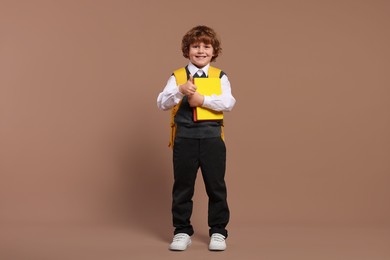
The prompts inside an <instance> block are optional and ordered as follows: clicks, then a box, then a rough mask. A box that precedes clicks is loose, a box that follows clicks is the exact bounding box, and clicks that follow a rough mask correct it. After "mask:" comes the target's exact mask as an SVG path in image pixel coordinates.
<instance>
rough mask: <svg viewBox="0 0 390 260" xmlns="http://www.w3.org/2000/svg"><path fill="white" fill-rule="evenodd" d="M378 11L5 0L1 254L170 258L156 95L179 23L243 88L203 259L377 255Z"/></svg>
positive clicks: (385, 239)
mask: <svg viewBox="0 0 390 260" xmlns="http://www.w3.org/2000/svg"><path fill="white" fill-rule="evenodd" d="M389 12H390V4H389V2H388V1H379V0H376V1H352V0H351V1H347V0H342V1H288V0H283V1H249V0H247V1H244V0H243V1H230V2H228V1H209V2H204V1H203V2H196V1H195V2H191V1H177V0H175V1H151V0H144V1H141V0H134V1H86V0H83V1H4V0H3V1H1V5H0V26H1V27H0V35H1V36H0V74H1V76H0V87H1V88H0V173H1V176H0V177H1V182H0V228H1V229H2V231H0V233H1V234H2V235H0V242H1V243H0V244H1V245H0V258H2V259H92V258H94V259H97V258H99V257H102V259H163V258H164V257H166V258H167V259H171V258H176V257H179V256H178V255H175V254H174V253H172V252H168V251H167V245H168V243H169V240H170V239H171V232H172V227H171V216H170V193H171V184H172V166H171V151H170V150H169V149H168V148H167V143H168V135H169V113H168V112H162V111H159V110H158V109H157V107H156V98H157V95H158V93H159V92H160V91H161V90H162V89H163V87H164V86H165V83H166V80H167V79H168V77H169V75H170V74H171V72H172V71H173V70H174V69H176V68H179V67H181V66H184V65H186V64H187V61H186V60H185V59H184V58H183V57H182V56H181V51H180V41H181V37H182V36H183V34H184V33H185V32H186V31H188V30H189V29H190V28H192V27H193V26H195V25H198V24H206V25H209V26H211V27H213V28H214V29H215V30H216V31H217V32H218V33H219V34H220V36H221V39H222V47H223V54H222V56H220V57H219V58H218V60H217V62H216V63H215V64H214V65H215V66H217V67H220V68H222V69H223V70H224V71H225V72H226V73H227V74H228V75H229V78H230V81H231V83H232V89H233V94H234V96H235V97H236V99H237V104H236V107H235V109H234V110H233V111H232V112H231V113H228V114H226V116H225V118H226V120H225V124H226V136H227V139H226V144H227V147H228V171H227V183H228V188H229V203H230V207H231V211H232V218H231V224H230V234H231V237H230V238H229V249H228V251H226V252H224V253H221V254H214V255H212V257H214V258H218V257H221V259H222V258H224V259H228V258H229V259H230V257H231V258H232V259H237V257H244V259H253V257H254V256H253V255H254V254H258V256H257V257H254V259H261V257H264V259H305V257H307V259H330V258H332V259H349V258H351V259H388V257H390V252H389V250H388V249H387V246H388V245H389V241H390V233H389V226H390V206H389V198H390V189H389V188H388V187H389V181H390V160H389V159H390V136H389V132H390V102H389V94H390V89H389V87H390V80H389V69H390V50H389V46H390V36H389V31H390V16H389ZM194 200H195V209H194V214H193V222H194V225H195V228H196V232H197V235H195V236H194V245H193V247H192V248H190V249H189V250H188V252H185V253H184V254H187V255H186V256H185V257H187V258H189V257H194V259H201V258H202V259H203V258H204V257H206V258H207V257H208V255H210V257H211V253H210V252H208V251H207V241H208V238H207V220H206V218H207V198H206V196H205V191H204V187H203V183H202V180H201V177H200V176H199V178H198V182H197V187H196V194H195V198H194ZM3 256H4V257H3ZM251 256H252V258H251ZM5 257H6V258H5ZM132 257H136V258H132ZM181 257H183V255H181ZM286 257H287V258H286ZM164 259H165V258H164Z"/></svg>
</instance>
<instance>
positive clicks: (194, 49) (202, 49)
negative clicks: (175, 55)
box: [188, 42, 214, 68]
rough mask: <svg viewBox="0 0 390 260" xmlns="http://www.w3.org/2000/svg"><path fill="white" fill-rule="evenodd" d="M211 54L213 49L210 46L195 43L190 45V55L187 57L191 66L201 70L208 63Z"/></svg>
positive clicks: (211, 56)
mask: <svg viewBox="0 0 390 260" xmlns="http://www.w3.org/2000/svg"><path fill="white" fill-rule="evenodd" d="M213 54H214V48H213V46H212V45H211V44H204V43H203V42H196V43H193V44H191V45H190V53H189V54H188V56H189V59H190V61H191V63H192V64H194V65H195V66H196V67H198V68H203V67H204V66H206V65H207V64H209V63H210V61H211V59H212V58H213Z"/></svg>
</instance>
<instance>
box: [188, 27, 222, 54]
mask: <svg viewBox="0 0 390 260" xmlns="http://www.w3.org/2000/svg"><path fill="white" fill-rule="evenodd" d="M198 42H203V43H204V44H211V46H213V50H214V53H213V57H212V58H211V61H215V60H216V59H217V57H218V55H219V54H221V53H222V48H221V43H220V40H219V39H218V36H217V33H216V32H215V31H214V30H213V29H211V28H210V27H207V26H205V25H198V26H195V27H194V28H192V29H191V30H189V31H188V32H187V33H186V34H185V35H184V36H183V40H182V42H181V50H182V52H183V56H184V58H186V59H188V58H189V56H188V55H189V53H190V45H191V44H193V43H198Z"/></svg>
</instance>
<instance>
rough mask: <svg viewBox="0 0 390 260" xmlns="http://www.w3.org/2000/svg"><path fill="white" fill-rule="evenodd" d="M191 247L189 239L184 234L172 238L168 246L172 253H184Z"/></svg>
mask: <svg viewBox="0 0 390 260" xmlns="http://www.w3.org/2000/svg"><path fill="white" fill-rule="evenodd" d="M190 245H191V238H190V236H189V235H188V234H186V233H178V234H176V235H175V236H174V237H173V241H172V243H171V244H170V246H169V249H170V250H173V251H184V250H186V249H187V247H189V246H190Z"/></svg>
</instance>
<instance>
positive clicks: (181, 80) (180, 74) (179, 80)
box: [168, 68, 187, 148]
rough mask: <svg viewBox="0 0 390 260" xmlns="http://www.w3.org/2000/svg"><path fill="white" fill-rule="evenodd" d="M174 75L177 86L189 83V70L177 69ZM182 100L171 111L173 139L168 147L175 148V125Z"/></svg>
mask: <svg viewBox="0 0 390 260" xmlns="http://www.w3.org/2000/svg"><path fill="white" fill-rule="evenodd" d="M173 75H174V76H175V78H176V85H177V86H180V85H183V84H185V83H186V82H187V70H186V68H180V69H177V70H175V71H174V72H173ZM181 102H182V100H180V102H179V103H178V104H177V105H175V106H173V108H172V111H171V138H170V140H169V144H168V147H171V148H173V142H174V141H175V136H176V124H175V116H176V113H177V111H178V110H179V107H180V105H181Z"/></svg>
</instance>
